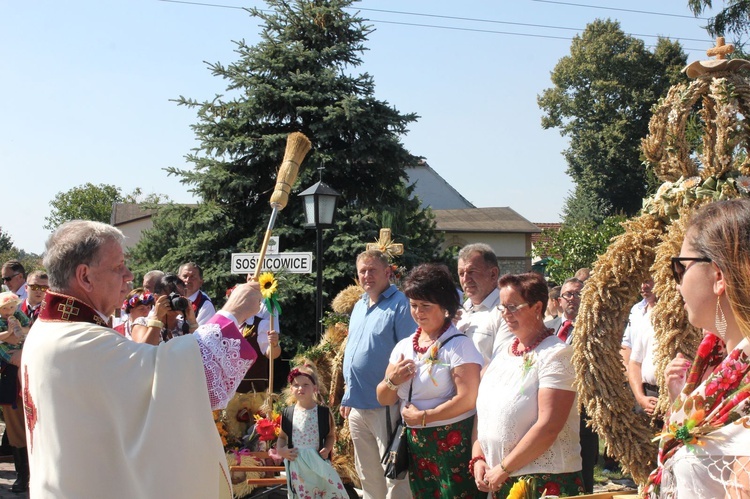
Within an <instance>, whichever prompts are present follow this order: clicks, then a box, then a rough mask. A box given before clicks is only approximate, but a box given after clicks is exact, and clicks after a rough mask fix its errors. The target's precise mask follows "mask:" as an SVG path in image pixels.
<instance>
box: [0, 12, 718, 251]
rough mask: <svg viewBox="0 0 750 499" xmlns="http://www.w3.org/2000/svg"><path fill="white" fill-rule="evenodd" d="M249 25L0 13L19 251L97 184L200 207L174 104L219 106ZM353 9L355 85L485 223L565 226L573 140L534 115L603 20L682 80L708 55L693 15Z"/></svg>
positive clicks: (12, 217) (187, 116)
mask: <svg viewBox="0 0 750 499" xmlns="http://www.w3.org/2000/svg"><path fill="white" fill-rule="evenodd" d="M209 3H210V4H214V5H213V6H211V5H206V4H209ZM717 4H718V2H717ZM241 7H258V8H261V9H264V8H267V6H266V4H265V3H264V2H262V1H260V0H245V1H241V0H215V1H214V0H205V1H203V2H202V3H201V4H198V3H178V2H175V1H162V0H104V1H101V0H97V1H94V0H78V1H75V2H60V1H58V0H27V1H12V0H0V64H2V66H3V69H2V77H1V78H0V100H1V101H2V107H1V108H0V109H1V110H0V116H2V119H0V171H1V172H2V178H3V179H4V182H3V189H2V201H3V205H4V207H5V209H3V210H0V227H2V229H3V231H4V232H7V233H8V234H9V235H10V236H11V238H12V240H13V242H14V244H15V246H16V247H18V248H19V249H23V250H25V251H27V252H33V253H38V254H41V253H42V252H43V250H44V242H45V240H46V238H47V236H48V235H49V231H48V230H46V229H44V225H45V223H46V222H45V217H46V216H48V215H49V211H50V206H49V202H50V201H51V200H53V199H54V197H55V195H56V194H57V193H59V192H63V191H67V190H69V189H71V188H73V187H75V186H79V185H82V184H85V183H87V182H91V183H93V184H101V183H104V184H113V185H116V186H118V187H120V188H121V189H122V192H123V193H124V194H126V193H130V192H132V191H133V190H134V189H135V188H140V189H141V190H142V191H143V192H144V193H146V194H148V193H158V194H166V195H168V196H169V197H170V198H171V199H172V200H173V201H175V202H195V201H196V199H195V198H194V197H193V196H192V194H191V193H190V192H189V186H186V185H183V184H181V183H180V181H179V178H178V177H175V176H169V175H168V174H167V173H166V171H165V170H164V169H165V168H167V167H177V168H192V165H191V164H190V163H187V162H186V161H185V155H186V154H188V153H189V152H190V150H191V149H192V148H194V147H196V146H197V142H196V141H195V137H194V134H193V132H192V130H191V128H190V126H191V124H194V123H196V122H197V117H196V113H195V110H191V109H188V108H185V107H179V106H177V105H176V104H175V103H174V102H173V101H171V99H175V98H177V97H178V96H181V95H182V96H185V97H189V98H193V99H196V100H198V101H203V100H207V99H211V98H213V97H214V96H215V95H217V94H222V93H224V92H225V87H226V82H224V81H223V80H221V79H219V78H218V77H215V76H213V75H211V73H210V72H209V70H208V69H207V67H206V63H205V62H204V61H208V62H221V63H224V64H229V63H231V62H233V61H235V60H237V58H238V56H237V54H236V53H235V52H234V49H235V44H234V43H233V41H237V40H242V39H244V40H245V41H246V42H247V43H248V44H255V43H257V42H258V40H259V33H260V28H259V24H258V22H257V19H254V18H252V17H251V16H250V15H249V14H248V13H247V12H245V11H244V10H242V9H241ZM355 7H357V8H359V9H360V15H361V16H362V17H364V18H366V19H369V20H370V23H371V24H372V26H373V28H374V31H373V33H371V34H370V36H369V41H368V42H367V48H368V49H369V50H368V51H367V52H365V53H364V55H363V61H364V63H363V65H362V66H360V67H359V68H356V69H355V71H357V72H368V73H370V74H371V75H372V76H373V77H374V81H375V85H376V87H375V96H376V97H377V98H378V99H380V100H383V101H387V102H389V103H390V104H391V105H393V106H395V107H396V108H397V109H398V110H399V111H400V112H402V113H409V112H414V113H416V114H417V115H419V117H420V118H419V120H418V121H417V122H416V123H413V124H412V125H411V127H410V130H409V132H408V134H406V135H405V136H403V137H402V142H403V144H404V145H405V147H406V148H407V149H408V150H409V151H410V152H411V153H412V154H415V155H418V156H422V157H424V158H425V160H426V161H427V163H428V164H429V165H430V166H431V167H432V168H433V169H434V170H436V171H437V172H438V173H439V174H440V175H441V176H442V177H443V178H444V179H445V180H446V181H447V182H449V183H450V184H451V185H452V186H453V187H455V188H456V189H457V190H458V191H459V192H460V193H461V194H462V195H463V196H464V197H466V198H467V199H468V200H469V201H471V202H472V203H474V205H476V206H477V207H499V206H509V207H510V208H512V209H513V210H515V211H516V212H518V213H519V214H520V215H522V216H523V217H525V218H526V219H528V220H529V221H531V222H556V221H559V220H560V213H561V209H562V206H563V203H564V200H565V197H566V196H567V195H568V194H569V192H570V191H571V190H572V188H573V184H572V182H571V180H570V178H569V177H568V176H567V174H566V173H565V171H566V168H567V166H566V164H565V160H564V158H563V156H562V152H563V151H564V150H565V149H566V147H567V139H566V138H564V137H561V136H560V134H559V130H556V129H551V130H544V129H542V127H541V124H540V123H541V116H542V112H541V110H540V109H539V107H538V105H537V96H538V95H539V94H541V93H542V91H543V90H544V89H545V88H548V87H550V86H551V82H550V72H551V71H552V70H553V69H554V66H555V64H556V63H557V61H558V60H559V59H560V58H562V57H564V56H566V55H568V54H569V49H570V43H571V39H572V37H573V36H575V35H576V34H577V33H580V32H581V31H582V30H583V29H584V28H585V26H586V24H588V23H590V22H592V21H593V20H595V19H597V18H599V19H607V18H609V19H613V20H617V21H619V22H620V23H621V27H622V29H623V30H624V31H625V32H626V33H629V34H632V35H634V36H637V37H639V38H642V39H643V40H644V41H645V42H646V44H647V45H653V44H655V43H656V36H665V37H669V38H672V39H679V40H681V41H682V45H683V47H684V48H685V51H686V53H687V54H688V62H692V61H694V60H699V59H705V58H706V56H705V50H706V49H708V48H710V47H711V45H712V42H711V39H710V38H709V37H708V35H707V34H706V32H705V30H704V29H703V28H702V26H704V25H705V24H706V21H705V20H704V19H696V18H694V17H693V16H692V15H691V13H690V11H689V10H688V8H687V0H661V1H660V2H653V1H651V0H628V1H627V2H625V1H622V0H620V1H614V0H570V1H568V0H560V1H551V0H510V1H503V2H499V1H488V0H464V1H462V2H455V1H447V0H429V1H428V0H363V1H361V2H358V3H356V4H355ZM417 14H418V15H417ZM459 18H461V19H459ZM438 26H442V28H439V27H438ZM281 155H282V151H280V156H281ZM258 230H259V231H262V230H264V229H263V228H261V227H259V228H258Z"/></svg>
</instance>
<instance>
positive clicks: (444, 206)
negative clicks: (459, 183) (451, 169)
mask: <svg viewBox="0 0 750 499" xmlns="http://www.w3.org/2000/svg"><path fill="white" fill-rule="evenodd" d="M406 176H407V179H408V180H407V184H414V196H416V197H417V198H419V201H420V203H422V208H427V207H430V208H432V209H433V210H455V209H461V208H474V205H473V204H471V202H469V200H468V199H466V198H465V197H463V196H462V195H461V193H460V192H458V191H457V190H456V189H455V188H454V187H453V186H452V185H450V184H449V183H448V182H446V181H445V179H444V178H443V177H441V176H440V174H438V172H436V171H435V170H433V168H432V167H431V166H430V165H428V164H427V162H426V161H424V160H422V161H420V162H419V164H417V165H416V166H409V167H407V168H406Z"/></svg>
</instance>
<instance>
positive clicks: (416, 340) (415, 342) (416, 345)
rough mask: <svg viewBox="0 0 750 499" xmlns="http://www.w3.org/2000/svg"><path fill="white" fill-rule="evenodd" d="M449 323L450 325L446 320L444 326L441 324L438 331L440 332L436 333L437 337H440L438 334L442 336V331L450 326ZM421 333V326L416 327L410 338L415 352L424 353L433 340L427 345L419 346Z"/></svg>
mask: <svg viewBox="0 0 750 499" xmlns="http://www.w3.org/2000/svg"><path fill="white" fill-rule="evenodd" d="M450 325H451V323H450V322H448V323H447V324H446V325H445V326H443V329H442V331H440V334H438V335H437V337H438V338H440V336H442V335H443V333H444V332H446V331H447V330H448V328H449V327H450ZM421 335H422V328H421V327H418V328H417V331H416V332H415V333H414V336H413V337H412V339H411V344H412V346H413V347H414V351H415V352H416V353H418V354H423V353H425V352H426V351H427V350H428V349H429V348H430V347H431V346H432V344H433V343H435V340H432V342H431V343H430V344H429V345H427V346H423V347H420V346H419V337H420V336H421Z"/></svg>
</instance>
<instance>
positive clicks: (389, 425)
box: [385, 379, 414, 438]
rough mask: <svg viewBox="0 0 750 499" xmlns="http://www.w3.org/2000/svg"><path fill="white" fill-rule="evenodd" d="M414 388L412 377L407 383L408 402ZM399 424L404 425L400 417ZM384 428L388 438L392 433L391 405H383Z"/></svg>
mask: <svg viewBox="0 0 750 499" xmlns="http://www.w3.org/2000/svg"><path fill="white" fill-rule="evenodd" d="M413 390H414V379H412V380H411V383H410V384H409V402H411V394H412V391H413ZM401 424H402V425H403V426H406V422H405V421H404V418H403V417H402V418H401ZM385 429H386V430H387V431H388V438H390V437H391V435H393V423H391V406H390V405H387V406H386V407H385Z"/></svg>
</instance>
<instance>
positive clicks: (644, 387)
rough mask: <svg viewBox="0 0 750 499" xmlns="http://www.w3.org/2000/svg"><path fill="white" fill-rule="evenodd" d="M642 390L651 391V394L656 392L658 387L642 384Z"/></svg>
mask: <svg viewBox="0 0 750 499" xmlns="http://www.w3.org/2000/svg"><path fill="white" fill-rule="evenodd" d="M643 389H644V390H651V391H652V392H658V391H659V387H658V386H657V385H651V384H649V383H643Z"/></svg>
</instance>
